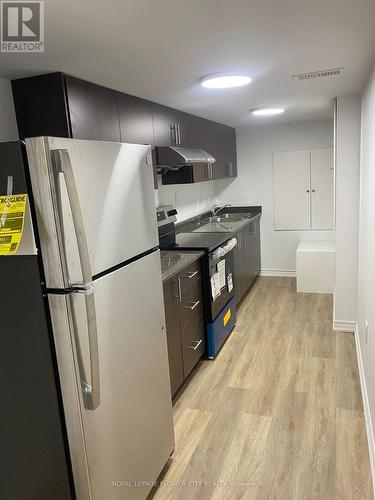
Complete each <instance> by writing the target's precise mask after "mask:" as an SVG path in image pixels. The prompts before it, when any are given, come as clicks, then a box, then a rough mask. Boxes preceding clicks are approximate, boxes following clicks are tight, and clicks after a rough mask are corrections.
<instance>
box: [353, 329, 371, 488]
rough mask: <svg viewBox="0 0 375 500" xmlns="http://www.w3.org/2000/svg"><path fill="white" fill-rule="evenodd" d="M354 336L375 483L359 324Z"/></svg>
mask: <svg viewBox="0 0 375 500" xmlns="http://www.w3.org/2000/svg"><path fill="white" fill-rule="evenodd" d="M354 337H355V346H356V351H357V362H358V371H359V380H360V383H361V392H362V401H363V410H364V413H365V422H366V434H367V443H368V450H369V455H370V467H371V476H372V484H375V441H374V429H373V426H372V419H371V411H370V404H369V400H368V394H367V384H366V377H365V369H364V366H363V358H362V351H361V344H360V342H359V334H358V326H357V325H356V326H355V330H354Z"/></svg>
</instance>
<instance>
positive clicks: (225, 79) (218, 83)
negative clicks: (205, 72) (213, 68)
mask: <svg viewBox="0 0 375 500" xmlns="http://www.w3.org/2000/svg"><path fill="white" fill-rule="evenodd" d="M249 83H251V78H250V76H248V75H245V74H236V73H221V74H217V75H210V76H205V77H204V78H202V80H201V84H202V85H203V87H206V88H209V89H230V88H232V87H241V86H242V85H248V84H249Z"/></svg>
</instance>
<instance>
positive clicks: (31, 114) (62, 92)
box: [12, 73, 237, 184]
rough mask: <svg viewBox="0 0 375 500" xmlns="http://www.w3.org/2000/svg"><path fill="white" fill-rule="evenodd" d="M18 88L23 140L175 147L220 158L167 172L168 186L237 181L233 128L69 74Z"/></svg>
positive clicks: (39, 78) (20, 84)
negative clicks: (47, 138)
mask: <svg viewBox="0 0 375 500" xmlns="http://www.w3.org/2000/svg"><path fill="white" fill-rule="evenodd" d="M12 88H13V96H14V103H15V109H16V116H17V124H18V131H19V135H20V138H21V139H24V138H25V137H36V136H42V135H50V136H56V137H73V138H77V139H93V140H101V141H116V142H117V141H122V142H130V143H136V144H151V145H154V146H171V145H172V146H173V145H175V146H185V147H189V148H197V149H204V150H205V151H207V152H208V153H210V154H211V155H213V156H214V157H215V158H216V163H215V164H214V165H212V166H208V165H198V166H194V167H183V168H181V169H179V170H176V171H173V172H164V174H163V175H162V182H163V183H164V184H185V183H195V182H203V181H210V180H214V179H222V178H226V177H235V176H236V175H237V164H236V136H235V130H234V129H233V128H231V127H227V126H225V125H221V124H219V123H216V122H212V121H210V120H206V119H204V118H199V117H197V116H194V115H190V114H188V113H184V112H182V111H178V110H176V109H172V108H169V107H166V106H162V105H161V104H156V103H152V102H150V101H146V100H144V99H140V98H138V97H134V96H130V95H127V94H123V93H121V92H116V91H114V90H111V89H108V88H106V87H102V86H100V85H96V84H94V83H90V82H87V81H84V80H80V79H79V78H75V77H72V76H69V75H65V74H64V73H49V74H46V75H40V76H35V77H30V78H22V79H19V80H13V81H12ZM155 172H156V170H155ZM155 175H156V174H155Z"/></svg>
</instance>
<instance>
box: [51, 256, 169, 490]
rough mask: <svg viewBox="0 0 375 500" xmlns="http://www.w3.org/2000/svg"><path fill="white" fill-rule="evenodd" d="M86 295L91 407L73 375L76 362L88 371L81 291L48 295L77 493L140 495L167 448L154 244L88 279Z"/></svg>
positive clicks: (159, 467)
mask: <svg viewBox="0 0 375 500" xmlns="http://www.w3.org/2000/svg"><path fill="white" fill-rule="evenodd" d="M94 296H95V306H96V319H97V332H98V351H99V366H100V373H99V376H100V387H101V391H100V392H101V393H100V404H99V406H98V407H97V408H96V409H95V410H91V409H88V408H86V407H85V404H84V401H83V397H82V396H83V393H82V391H81V390H80V381H79V379H80V376H81V373H80V366H79V365H80V364H81V363H83V366H84V368H85V369H86V371H87V373H89V371H90V368H89V366H88V365H89V363H90V360H89V354H88V353H89V346H88V340H87V339H88V337H87V328H86V327H85V321H86V320H85V317H86V315H85V312H84V296H83V294H71V295H70V296H69V297H70V298H68V299H67V296H62V295H50V296H49V300H50V304H51V312H52V320H53V329H54V336H55V342H56V347H57V356H58V366H59V371H60V377H61V380H62V391H63V402H64V409H65V414H66V420H67V428H68V437H69V444H70V450H71V454H72V463H73V469H74V470H73V472H74V478H75V482H76V488H77V490H78V492H79V493H80V494H81V495H82V496H80V495H78V498H80V500H83V499H86V498H91V499H92V500H103V499H106V500H120V499H121V500H127V499H131V500H137V499H144V498H146V496H147V494H148V491H149V490H150V489H151V486H152V481H155V480H156V479H157V477H158V475H159V474H160V472H161V470H162V468H163V467H164V465H165V463H166V462H167V460H168V458H169V456H170V454H171V453H172V451H173V447H174V434H173V422H172V403H171V392H170V383H169V371H168V359H167V343H166V332H165V318H164V307H163V298H162V281H161V272H160V255H159V251H155V252H152V253H151V254H149V255H147V256H146V257H143V258H142V259H139V260H136V261H134V262H132V263H131V264H129V265H127V266H124V267H122V268H120V269H118V270H117V271H114V272H113V273H111V274H108V275H106V276H104V277H102V278H99V279H98V280H96V281H95V284H94ZM79 360H81V361H80V362H78V361H79ZM73 374H75V375H74V376H73ZM74 379H75V380H74ZM135 481H143V482H144V486H139V484H138V486H137V485H135ZM90 492H91V493H90ZM90 495H91V497H90Z"/></svg>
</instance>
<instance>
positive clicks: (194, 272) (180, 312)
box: [163, 260, 206, 396]
mask: <svg viewBox="0 0 375 500" xmlns="http://www.w3.org/2000/svg"><path fill="white" fill-rule="evenodd" d="M163 290H164V307H165V318H166V327H167V342H168V358H169V373H170V378H171V390H172V396H174V395H175V394H176V393H177V391H178V389H179V388H180V387H181V385H182V384H183V382H184V381H185V380H186V378H187V377H188V376H189V374H190V373H191V371H192V370H193V368H194V367H195V365H196V364H197V363H198V361H199V359H200V358H201V357H202V356H203V354H204V352H205V350H206V340H205V323H204V309H203V288H202V271H201V262H200V260H198V261H196V262H193V263H192V264H191V265H190V266H188V267H187V268H185V269H184V270H182V271H180V273H178V274H177V275H176V276H174V277H172V278H170V279H168V280H166V281H165V282H164V283H163Z"/></svg>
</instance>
